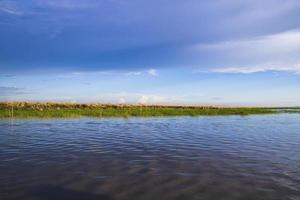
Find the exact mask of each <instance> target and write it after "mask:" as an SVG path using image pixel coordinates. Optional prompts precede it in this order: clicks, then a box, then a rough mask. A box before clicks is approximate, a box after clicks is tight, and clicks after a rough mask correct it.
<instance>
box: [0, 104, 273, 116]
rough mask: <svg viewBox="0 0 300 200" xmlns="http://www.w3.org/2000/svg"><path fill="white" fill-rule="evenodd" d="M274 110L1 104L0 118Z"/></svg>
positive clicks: (265, 110)
mask: <svg viewBox="0 0 300 200" xmlns="http://www.w3.org/2000/svg"><path fill="white" fill-rule="evenodd" d="M275 112H276V111H274V109H271V108H260V107H214V106H163V105H121V104H120V105H119V104H78V103H30V102H2V103H0V117H1V118H9V117H16V118H32V117H38V118H75V117H130V116H141V117H147V116H199V115H249V114H269V113H275Z"/></svg>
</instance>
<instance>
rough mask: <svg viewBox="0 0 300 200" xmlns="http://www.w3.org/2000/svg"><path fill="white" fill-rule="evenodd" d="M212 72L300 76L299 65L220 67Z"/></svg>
mask: <svg viewBox="0 0 300 200" xmlns="http://www.w3.org/2000/svg"><path fill="white" fill-rule="evenodd" d="M211 71H212V72H217V73H233V74H238V73H241V74H252V73H257V72H267V71H274V72H279V71H282V72H290V73H295V74H300V63H296V64H291V63H290V64H287V63H285V64H261V65H253V66H239V67H234V66H233V67H222V68H215V69H212V70H211Z"/></svg>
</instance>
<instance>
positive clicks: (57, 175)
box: [0, 114, 300, 200]
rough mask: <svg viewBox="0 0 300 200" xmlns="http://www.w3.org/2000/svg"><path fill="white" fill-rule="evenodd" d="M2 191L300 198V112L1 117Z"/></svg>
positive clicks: (0, 195)
mask: <svg viewBox="0 0 300 200" xmlns="http://www.w3.org/2000/svg"><path fill="white" fill-rule="evenodd" d="M0 199H1V200H2V199H3V200H6V199H92V200H94V199H100V200H118V199H128V200H129V199H130V200H134V199H139V200H140V199H141V200H143V199H149V200H150V199H151V200H152V199H166V200H169V199H200V200H215V199H224V200H227V199H228V200H235V199H239V200H240V199H249V200H250V199H251V200H252V199H255V200H257V199H263V200H268V199H280V200H285V199H287V200H288V199H293V200H299V199H300V114H277V115H252V116H245V117H242V116H217V117H161V118H128V119H123V118H107V119H97V118H84V119H51V120H37V119H32V120H14V121H10V120H0Z"/></svg>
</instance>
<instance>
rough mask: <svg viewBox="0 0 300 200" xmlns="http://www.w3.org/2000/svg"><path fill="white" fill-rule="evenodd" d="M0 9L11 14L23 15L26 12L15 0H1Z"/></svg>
mask: <svg viewBox="0 0 300 200" xmlns="http://www.w3.org/2000/svg"><path fill="white" fill-rule="evenodd" d="M0 11H1V12H5V13H7V14H11V15H23V14H24V12H23V11H22V10H21V9H20V8H19V7H18V5H17V3H16V2H13V1H6V0H4V1H0Z"/></svg>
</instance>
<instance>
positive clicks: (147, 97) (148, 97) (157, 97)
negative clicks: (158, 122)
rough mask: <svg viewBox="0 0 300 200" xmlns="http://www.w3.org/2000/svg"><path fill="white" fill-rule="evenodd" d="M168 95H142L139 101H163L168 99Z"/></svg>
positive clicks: (147, 102) (144, 102) (145, 102)
mask: <svg viewBox="0 0 300 200" xmlns="http://www.w3.org/2000/svg"><path fill="white" fill-rule="evenodd" d="M167 99H168V98H167V97H164V96H160V95H152V94H150V95H142V96H141V97H140V99H139V100H138V101H137V103H140V104H149V103H163V102H166V101H167Z"/></svg>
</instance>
